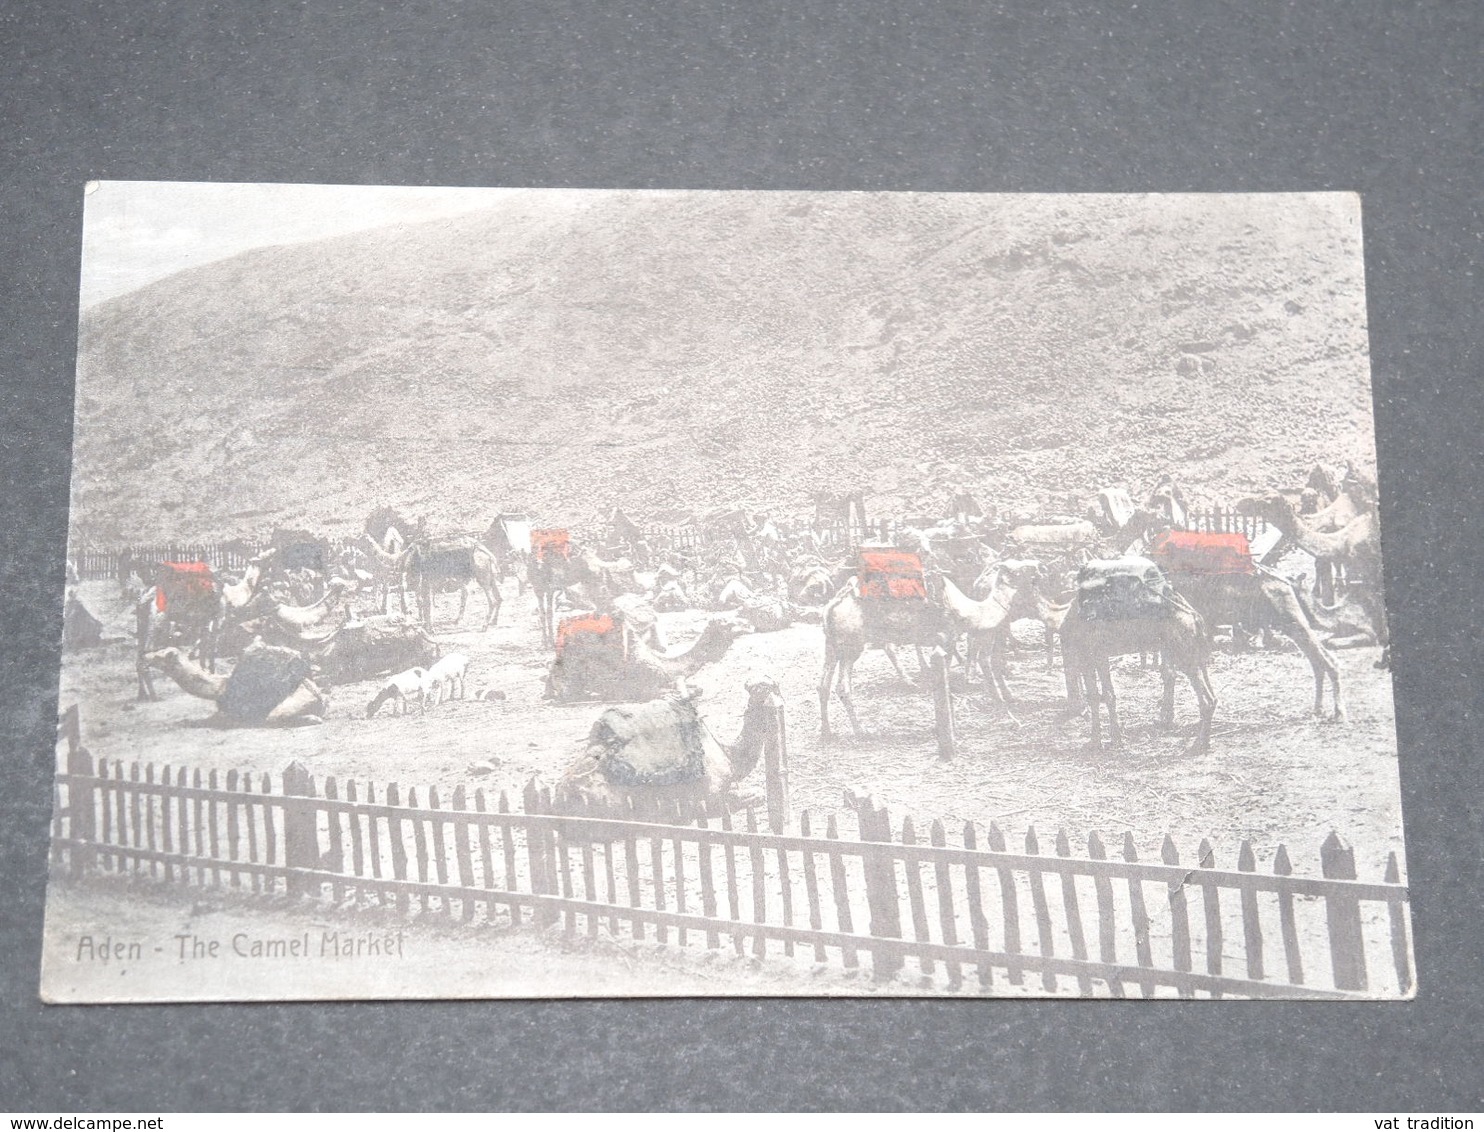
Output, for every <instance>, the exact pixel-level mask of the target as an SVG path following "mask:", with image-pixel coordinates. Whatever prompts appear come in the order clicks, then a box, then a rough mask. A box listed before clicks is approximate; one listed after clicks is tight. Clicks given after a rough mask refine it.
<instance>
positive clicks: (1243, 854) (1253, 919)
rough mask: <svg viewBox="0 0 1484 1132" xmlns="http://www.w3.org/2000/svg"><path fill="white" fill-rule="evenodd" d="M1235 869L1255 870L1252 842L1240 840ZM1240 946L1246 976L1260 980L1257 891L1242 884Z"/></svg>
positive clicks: (1260, 948)
mask: <svg viewBox="0 0 1484 1132" xmlns="http://www.w3.org/2000/svg"><path fill="white" fill-rule="evenodd" d="M1237 871H1238V872H1243V873H1255V872H1256V871H1257V857H1256V856H1255V855H1254V854H1253V852H1252V842H1250V841H1248V840H1246V839H1245V838H1244V839H1243V841H1242V845H1241V847H1240V848H1239V849H1238V850H1237ZM1241 891H1242V947H1243V950H1244V953H1245V954H1246V957H1247V977H1248V978H1249V979H1252V980H1254V981H1256V982H1262V980H1263V978H1264V977H1265V976H1264V974H1263V955H1262V920H1261V919H1260V918H1259V916H1258V914H1257V892H1256V891H1255V890H1253V889H1252V888H1250V887H1248V886H1246V885H1243V886H1242V890H1241Z"/></svg>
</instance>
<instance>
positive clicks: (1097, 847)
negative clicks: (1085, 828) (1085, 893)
mask: <svg viewBox="0 0 1484 1132" xmlns="http://www.w3.org/2000/svg"><path fill="white" fill-rule="evenodd" d="M1087 855H1088V857H1089V858H1091V859H1092V860H1094V861H1106V860H1107V859H1108V847H1107V846H1106V845H1104V844H1103V839H1102V838H1101V837H1099V836H1098V832H1097V830H1093V831H1092V832H1091V833H1089V834H1088V835H1087ZM1092 890H1093V891H1094V892H1095V893H1097V901H1098V958H1099V959H1100V960H1101V961H1102V962H1104V963H1108V964H1114V963H1117V962H1118V946H1117V936H1116V935H1115V932H1114V928H1115V925H1114V921H1113V881H1112V880H1111V879H1110V878H1109V877H1106V876H1103V875H1102V874H1101V873H1098V874H1094V876H1093V878H1092ZM1108 989H1109V990H1110V991H1112V992H1113V997H1114V998H1124V997H1125V996H1126V995H1127V992H1126V991H1125V990H1124V989H1123V980H1122V979H1118V978H1109V980H1108Z"/></svg>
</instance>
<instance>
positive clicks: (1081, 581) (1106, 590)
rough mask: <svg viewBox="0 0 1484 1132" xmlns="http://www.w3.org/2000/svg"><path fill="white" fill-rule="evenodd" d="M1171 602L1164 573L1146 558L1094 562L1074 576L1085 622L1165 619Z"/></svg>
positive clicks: (1172, 594)
mask: <svg viewBox="0 0 1484 1132" xmlns="http://www.w3.org/2000/svg"><path fill="white" fill-rule="evenodd" d="M1173 600H1174V590H1173V589H1171V587H1170V581H1169V579H1168V578H1167V577H1166V576H1165V572H1164V571H1163V570H1161V569H1160V568H1159V567H1158V566H1157V565H1156V564H1155V563H1153V562H1151V561H1150V560H1149V559H1147V558H1137V557H1133V556H1130V557H1127V558H1103V559H1093V560H1092V561H1091V562H1089V563H1087V565H1085V566H1083V567H1082V569H1081V570H1080V571H1079V572H1078V574H1077V602H1078V605H1079V607H1080V608H1081V610H1082V614H1083V616H1084V617H1085V618H1086V619H1087V620H1088V621H1139V620H1146V619H1154V618H1159V617H1164V616H1166V615H1167V613H1168V609H1169V606H1170V604H1171V603H1172V601H1173Z"/></svg>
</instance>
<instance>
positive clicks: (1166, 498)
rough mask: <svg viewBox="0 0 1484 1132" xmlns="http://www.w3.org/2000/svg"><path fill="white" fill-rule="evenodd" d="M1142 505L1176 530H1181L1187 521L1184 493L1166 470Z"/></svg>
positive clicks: (1188, 517) (1188, 514)
mask: <svg viewBox="0 0 1484 1132" xmlns="http://www.w3.org/2000/svg"><path fill="white" fill-rule="evenodd" d="M1144 507H1145V509H1146V510H1149V511H1152V512H1154V513H1155V514H1156V515H1158V516H1159V517H1160V518H1161V519H1163V520H1164V522H1165V524H1166V525H1167V526H1170V527H1174V528H1175V529H1176V530H1177V531H1183V530H1184V529H1185V528H1186V526H1187V525H1188V523H1189V519H1190V511H1189V508H1187V507H1186V505H1185V493H1184V492H1183V491H1181V490H1180V485H1179V484H1177V483H1176V482H1175V477H1174V476H1172V475H1170V474H1169V473H1168V472H1166V473H1165V474H1164V475H1162V476H1160V477H1159V480H1158V481H1157V482H1156V483H1155V485H1154V489H1153V490H1152V491H1150V493H1149V498H1148V500H1146V501H1145V503H1144Z"/></svg>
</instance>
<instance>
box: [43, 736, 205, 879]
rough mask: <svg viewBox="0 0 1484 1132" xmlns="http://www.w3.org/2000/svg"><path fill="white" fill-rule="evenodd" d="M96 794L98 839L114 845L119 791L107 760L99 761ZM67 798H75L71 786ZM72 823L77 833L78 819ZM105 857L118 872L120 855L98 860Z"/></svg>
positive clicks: (75, 859) (111, 854)
mask: <svg viewBox="0 0 1484 1132" xmlns="http://www.w3.org/2000/svg"><path fill="white" fill-rule="evenodd" d="M180 773H181V774H182V775H183V774H185V767H181V768H180ZM96 792H97V795H98V839H99V841H101V842H102V843H103V844H104V845H112V844H113V843H114V841H113V807H114V801H113V795H114V794H116V793H117V791H116V790H114V789H113V780H112V779H111V778H109V777H108V760H107V759H99V760H98V786H97V791H96ZM67 796H68V798H69V800H70V799H71V798H72V797H73V794H72V788H71V787H70V786H69V787H68V788H67ZM71 808H73V809H75V808H76V804H75V803H73V805H72V807H71ZM59 809H60V808H59ZM71 823H72V831H75V830H76V828H77V827H76V818H73V819H71ZM181 845H182V847H184V845H185V839H184V838H181ZM105 856H106V857H107V858H108V867H109V868H110V869H112V870H113V871H114V872H118V871H119V867H120V861H119V855H118V854H117V853H109V854H102V855H100V856H99V858H98V859H99V861H100V862H101V861H102V860H103V857H105ZM73 861H74V862H77V863H78V864H79V865H80V864H81V862H79V861H78V858H77V857H73Z"/></svg>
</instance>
